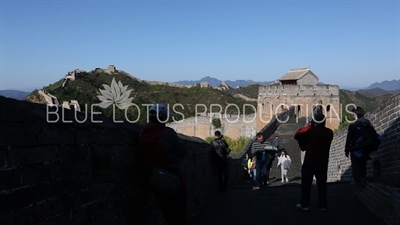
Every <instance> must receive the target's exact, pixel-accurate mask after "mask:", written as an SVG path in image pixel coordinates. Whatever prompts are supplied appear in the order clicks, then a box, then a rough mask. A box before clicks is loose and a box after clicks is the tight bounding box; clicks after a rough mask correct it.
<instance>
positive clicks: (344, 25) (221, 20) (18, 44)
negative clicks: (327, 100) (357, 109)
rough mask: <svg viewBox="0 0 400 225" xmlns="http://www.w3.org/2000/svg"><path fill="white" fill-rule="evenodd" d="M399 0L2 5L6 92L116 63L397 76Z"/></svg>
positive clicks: (181, 69)
mask: <svg viewBox="0 0 400 225" xmlns="http://www.w3.org/2000/svg"><path fill="white" fill-rule="evenodd" d="M399 5H400V3H399V1H398V0H396V1H354V0H353V1H352V0H347V1H324V0H321V1H284V0H282V1H211V0H210V1H190V0H188V1H151V0H149V1H68V0H64V1H35V0H32V1H18V0H12V1H7V0H6V1H4V0H3V1H1V5H0V9H1V24H0V25H1V26H0V27H1V34H0V37H1V42H0V43H1V48H0V50H1V55H0V60H1V62H0V63H1V65H0V68H1V75H0V89H10V88H17V89H24V88H29V87H43V86H46V85H48V84H50V83H54V82H56V81H58V80H59V79H61V78H62V77H63V76H64V75H65V74H66V73H67V72H68V71H71V70H73V69H77V68H79V69H83V70H87V71H90V70H93V69H94V68H97V67H100V68H106V67H107V66H108V65H109V64H113V65H115V66H116V67H117V69H121V70H124V71H126V72H128V73H131V74H133V75H134V76H136V77H138V78H140V79H144V80H159V81H167V82H172V81H178V80H198V79H201V78H202V77H205V76H211V77H215V78H218V79H220V80H236V79H251V80H255V81H271V80H276V79H278V78H279V77H280V76H283V75H284V74H285V73H286V72H287V71H288V70H289V69H290V68H299V67H308V66H309V67H310V68H311V70H312V71H313V72H314V73H315V74H316V75H317V76H318V77H319V78H320V81H321V82H323V83H329V84H338V85H340V86H351V87H365V86H368V85H369V84H371V83H374V82H380V81H383V80H393V79H400V71H399V63H400V57H399V47H400V44H399V30H400V21H399V12H400V7H399Z"/></svg>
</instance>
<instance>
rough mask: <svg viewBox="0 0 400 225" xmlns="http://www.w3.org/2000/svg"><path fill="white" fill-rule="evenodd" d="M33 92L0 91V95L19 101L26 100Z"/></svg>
mask: <svg viewBox="0 0 400 225" xmlns="http://www.w3.org/2000/svg"><path fill="white" fill-rule="evenodd" d="M29 93H31V92H27V91H17V90H0V95H2V96H4V97H7V98H13V99H17V100H22V99H25V98H26V96H28V95H29Z"/></svg>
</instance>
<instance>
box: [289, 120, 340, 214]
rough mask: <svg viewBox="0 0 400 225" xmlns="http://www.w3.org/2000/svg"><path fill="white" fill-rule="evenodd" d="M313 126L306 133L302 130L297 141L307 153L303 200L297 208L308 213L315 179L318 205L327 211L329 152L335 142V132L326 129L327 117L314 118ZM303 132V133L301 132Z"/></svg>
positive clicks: (303, 168) (296, 136) (302, 189)
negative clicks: (314, 179) (333, 141)
mask: <svg viewBox="0 0 400 225" xmlns="http://www.w3.org/2000/svg"><path fill="white" fill-rule="evenodd" d="M313 117H314V118H313V121H312V126H307V127H309V128H308V129H307V131H306V132H302V131H303V130H304V129H302V128H300V129H299V130H298V132H296V134H295V137H294V138H295V139H296V140H298V141H301V142H302V144H301V146H302V148H301V150H302V151H306V153H305V156H304V162H303V166H302V168H301V200H300V203H299V204H297V205H296V207H297V208H299V209H302V210H305V211H308V210H309V207H310V197H311V185H312V182H313V177H314V175H315V178H316V180H317V187H318V203H319V207H320V209H321V211H326V210H327V185H326V180H327V175H328V161H329V150H330V147H331V143H332V140H333V131H332V130H331V129H329V128H327V127H325V116H324V115H323V114H317V115H314V116H313ZM300 131H301V132H300Z"/></svg>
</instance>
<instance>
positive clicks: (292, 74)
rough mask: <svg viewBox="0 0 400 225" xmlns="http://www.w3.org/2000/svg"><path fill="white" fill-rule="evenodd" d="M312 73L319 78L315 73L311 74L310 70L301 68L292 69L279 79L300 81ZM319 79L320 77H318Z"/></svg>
mask: <svg viewBox="0 0 400 225" xmlns="http://www.w3.org/2000/svg"><path fill="white" fill-rule="evenodd" d="M308 72H310V73H311V74H312V75H314V76H315V77H317V76H316V75H315V74H314V73H313V72H311V70H310V68H299V69H291V70H289V72H288V73H286V74H285V75H284V76H283V77H281V78H279V80H299V79H300V78H301V77H303V76H304V75H306V74H307V73H308ZM317 79H318V77H317Z"/></svg>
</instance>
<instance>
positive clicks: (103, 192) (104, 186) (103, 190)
mask: <svg viewBox="0 0 400 225" xmlns="http://www.w3.org/2000/svg"><path fill="white" fill-rule="evenodd" d="M91 188H92V189H93V191H94V192H95V194H96V196H97V197H101V196H108V198H109V196H110V195H111V194H112V193H113V192H115V191H116V184H115V183H111V182H109V183H97V184H93V185H92V187H91ZM109 200H111V199H110V198H109ZM117 200H120V198H119V197H118V199H117Z"/></svg>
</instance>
